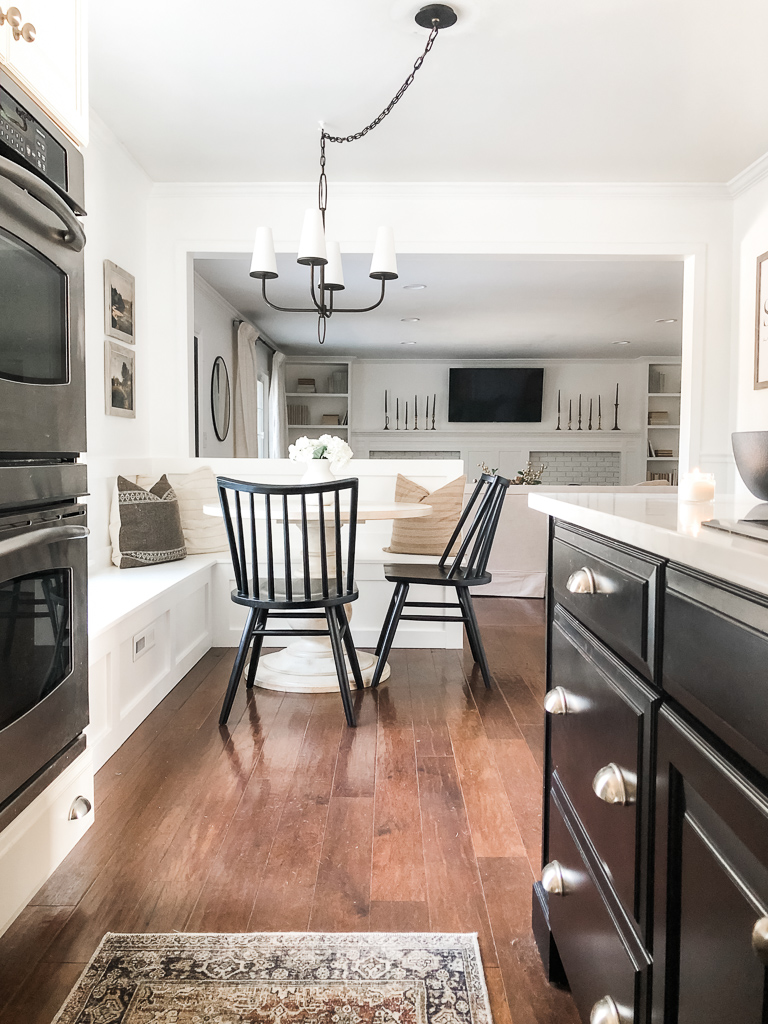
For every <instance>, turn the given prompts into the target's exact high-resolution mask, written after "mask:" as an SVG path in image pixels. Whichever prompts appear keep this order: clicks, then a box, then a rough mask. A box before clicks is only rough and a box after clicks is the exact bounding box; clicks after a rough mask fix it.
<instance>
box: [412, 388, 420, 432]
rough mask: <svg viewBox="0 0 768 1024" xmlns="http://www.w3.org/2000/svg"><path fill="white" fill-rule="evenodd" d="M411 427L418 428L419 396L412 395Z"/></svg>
mask: <svg viewBox="0 0 768 1024" xmlns="http://www.w3.org/2000/svg"><path fill="white" fill-rule="evenodd" d="M413 429H414V430H418V429H419V396H418V395H414V396H413Z"/></svg>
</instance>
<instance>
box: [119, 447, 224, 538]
mask: <svg viewBox="0 0 768 1024" xmlns="http://www.w3.org/2000/svg"><path fill="white" fill-rule="evenodd" d="M168 482H169V483H170V485H171V487H173V489H174V491H175V492H176V497H177V499H178V502H179V512H180V513H181V528H182V530H183V531H184V543H185V544H186V547H187V554H188V555H207V554H210V553H211V552H213V551H229V544H228V542H227V531H226V528H225V526H224V519H223V517H221V516H208V515H206V514H205V512H203V505H218V504H219V492H218V489H217V487H216V477H215V476H214V473H213V470H211V469H209V468H208V467H207V466H202V467H201V468H200V469H196V470H195V472H194V473H169V474H168ZM136 483H137V484H138V485H139V486H140V487H149V486H150V485H151V484H152V483H154V479H153V478H152V477H150V476H139V477H136Z"/></svg>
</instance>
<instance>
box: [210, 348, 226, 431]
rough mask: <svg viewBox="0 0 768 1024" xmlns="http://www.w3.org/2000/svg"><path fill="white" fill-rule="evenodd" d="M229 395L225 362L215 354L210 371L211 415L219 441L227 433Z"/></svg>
mask: <svg viewBox="0 0 768 1024" xmlns="http://www.w3.org/2000/svg"><path fill="white" fill-rule="evenodd" d="M229 414H230V395H229V373H228V372H227V364H226V363H225V362H224V360H223V359H222V357H221V356H216V359H215V360H214V363H213V370H212V372H211V417H212V419H213V430H214V433H215V434H216V437H217V439H218V440H219V441H223V440H224V439H225V438H226V436H227V434H228V433H229Z"/></svg>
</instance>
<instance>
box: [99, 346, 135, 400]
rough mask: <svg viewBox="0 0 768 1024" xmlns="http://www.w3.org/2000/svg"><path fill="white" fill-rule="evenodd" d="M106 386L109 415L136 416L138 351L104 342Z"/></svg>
mask: <svg viewBox="0 0 768 1024" xmlns="http://www.w3.org/2000/svg"><path fill="white" fill-rule="evenodd" d="M104 386H105V395H104V397H105V399H106V406H107V415H108V416H130V417H135V416H136V352H135V351H134V350H132V349H129V348H123V346H122V345H116V344H115V343H114V341H105V342H104Z"/></svg>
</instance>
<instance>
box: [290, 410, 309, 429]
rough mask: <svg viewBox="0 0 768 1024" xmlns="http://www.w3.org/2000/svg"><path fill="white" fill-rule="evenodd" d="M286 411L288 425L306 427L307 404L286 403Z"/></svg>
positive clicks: (307, 417)
mask: <svg viewBox="0 0 768 1024" xmlns="http://www.w3.org/2000/svg"><path fill="white" fill-rule="evenodd" d="M286 413H287V415H288V426H289V427H306V426H308V425H309V406H308V405H287V406H286Z"/></svg>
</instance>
